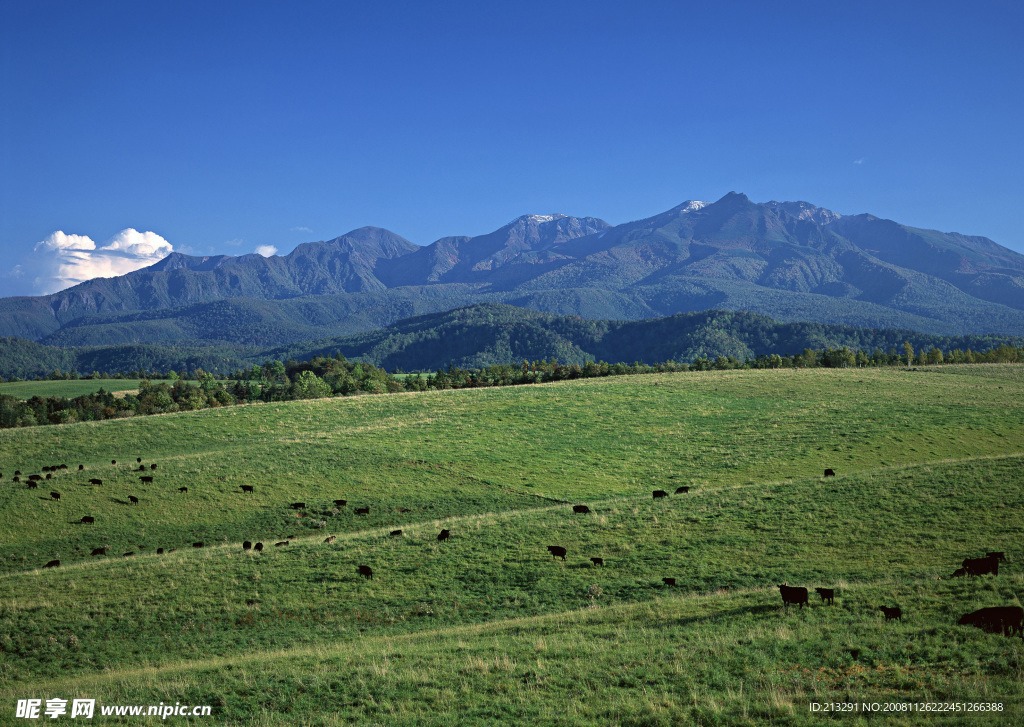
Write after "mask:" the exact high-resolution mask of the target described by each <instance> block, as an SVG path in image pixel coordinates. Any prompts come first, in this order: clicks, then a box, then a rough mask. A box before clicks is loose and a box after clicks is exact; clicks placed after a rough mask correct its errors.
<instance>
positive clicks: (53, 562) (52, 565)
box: [43, 560, 60, 568]
mask: <svg viewBox="0 0 1024 727" xmlns="http://www.w3.org/2000/svg"><path fill="white" fill-rule="evenodd" d="M59 565H60V561H59V560H51V561H50V562H49V563H47V564H46V565H44V566H43V568H56V567H57V566H59Z"/></svg>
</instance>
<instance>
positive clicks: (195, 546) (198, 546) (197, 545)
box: [192, 543, 203, 548]
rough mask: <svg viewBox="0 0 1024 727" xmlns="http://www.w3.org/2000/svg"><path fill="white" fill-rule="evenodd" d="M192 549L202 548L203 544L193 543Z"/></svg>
mask: <svg viewBox="0 0 1024 727" xmlns="http://www.w3.org/2000/svg"><path fill="white" fill-rule="evenodd" d="M192 547H193V548H202V547H203V544H202V543H192Z"/></svg>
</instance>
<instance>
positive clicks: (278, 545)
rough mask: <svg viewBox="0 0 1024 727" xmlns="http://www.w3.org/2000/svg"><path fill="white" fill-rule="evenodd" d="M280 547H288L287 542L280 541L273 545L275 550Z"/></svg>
mask: <svg viewBox="0 0 1024 727" xmlns="http://www.w3.org/2000/svg"><path fill="white" fill-rule="evenodd" d="M282 545H288V541H287V540H281V541H279V542H277V543H274V547H275V548H280V547H281V546H282Z"/></svg>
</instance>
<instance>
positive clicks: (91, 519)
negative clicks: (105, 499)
mask: <svg viewBox="0 0 1024 727" xmlns="http://www.w3.org/2000/svg"><path fill="white" fill-rule="evenodd" d="M80 522H83V523H94V522H96V518H94V517H93V516H92V515H83V516H82V519H81V521H80Z"/></svg>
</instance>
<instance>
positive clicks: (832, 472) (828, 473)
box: [824, 469, 836, 477]
mask: <svg viewBox="0 0 1024 727" xmlns="http://www.w3.org/2000/svg"><path fill="white" fill-rule="evenodd" d="M824 476H825V477H835V476H836V471H835V470H833V469H827V470H825V475H824Z"/></svg>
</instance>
